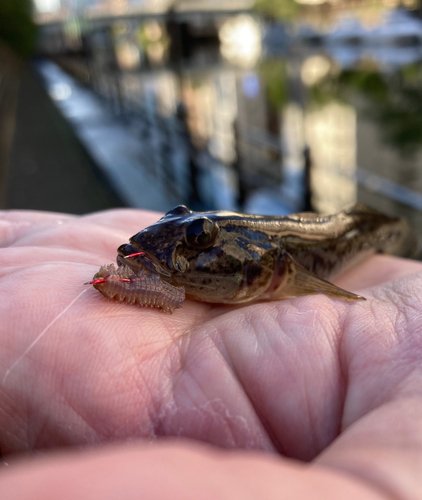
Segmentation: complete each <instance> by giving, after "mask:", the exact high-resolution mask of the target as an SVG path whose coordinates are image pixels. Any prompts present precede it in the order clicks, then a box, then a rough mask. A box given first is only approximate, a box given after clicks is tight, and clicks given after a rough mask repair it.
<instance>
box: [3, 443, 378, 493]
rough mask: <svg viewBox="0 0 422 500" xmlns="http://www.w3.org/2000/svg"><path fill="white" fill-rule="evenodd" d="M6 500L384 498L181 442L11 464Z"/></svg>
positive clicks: (272, 460) (282, 463)
mask: <svg viewBox="0 0 422 500" xmlns="http://www.w3.org/2000/svg"><path fill="white" fill-rule="evenodd" d="M0 490H1V491H2V494H3V495H4V496H5V498H7V499H8V500H14V499H16V500H17V499H19V500H31V499H34V500H35V499H36V498H43V499H45V500H49V499H56V498H60V499H61V500H68V499H69V500H70V499H72V500H73V499H74V498H78V499H79V500H88V499H91V498H104V499H114V498H124V499H125V500H135V499H136V500H137V499H139V498H142V499H143V500H158V499H169V498H171V499H172V500H198V499H201V500H216V499H219V500H256V499H259V498H265V499H266V500H279V499H280V498H283V500H297V499H298V498H299V499H303V498H306V499H309V500H312V499H321V498H324V499H325V500H338V498H340V497H341V498H342V500H356V498H359V499H361V500H386V498H387V497H386V496H384V495H383V494H382V493H380V492H378V491H377V490H376V489H373V488H372V487H371V485H370V484H365V483H359V482H358V481H355V480H354V479H353V477H349V476H347V475H346V474H345V475H341V474H335V473H332V472H331V471H330V470H324V469H323V468H316V467H314V468H312V469H310V468H309V466H305V465H301V464H299V463H295V462H291V461H286V460H282V459H280V458H277V457H275V456H270V455H263V454H256V453H252V452H249V453H239V452H228V451H222V450H218V449H213V448H210V447H205V446H203V445H202V446H200V445H193V444H187V443H183V442H182V443H180V444H176V443H165V444H160V445H158V444H154V445H149V446H142V445H137V446H134V445H132V446H126V447H117V448H116V447H114V448H113V447H110V448H100V449H98V450H95V451H88V452H87V451H80V452H68V453H61V454H54V455H53V456H47V457H46V458H43V459H38V460H37V459H33V460H27V461H21V462H16V463H14V462H11V464H10V465H9V467H8V468H7V469H6V470H5V471H4V473H3V475H2V478H1V479H0Z"/></svg>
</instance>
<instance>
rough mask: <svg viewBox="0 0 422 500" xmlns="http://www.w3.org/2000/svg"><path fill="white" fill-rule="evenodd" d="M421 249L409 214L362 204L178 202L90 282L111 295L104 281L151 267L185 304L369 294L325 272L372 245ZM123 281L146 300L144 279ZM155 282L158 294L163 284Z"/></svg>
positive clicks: (392, 250) (405, 252) (411, 251)
mask: <svg viewBox="0 0 422 500" xmlns="http://www.w3.org/2000/svg"><path fill="white" fill-rule="evenodd" d="M417 249H418V244H417V239H416V236H415V234H414V233H413V232H412V231H411V229H410V228H409V226H408V224H407V222H406V221H405V220H404V219H402V218H399V217H389V216H387V215H384V214H382V213H380V212H378V211H376V210H373V209H371V208H368V207H366V206H363V205H356V206H355V207H354V208H352V209H351V210H348V211H343V212H340V213H338V214H336V215H329V216H321V215H317V214H314V213H299V214H293V215H289V216H287V217H272V216H263V215H246V214H239V213H233V212H193V211H192V210H189V209H188V208H187V207H185V206H183V205H181V206H178V207H176V208H174V209H173V210H171V211H170V212H168V213H167V214H166V215H165V216H164V217H162V218H161V219H160V220H159V221H158V222H157V223H155V224H153V225H151V226H149V227H147V228H146V229H144V230H142V231H140V232H139V233H137V234H135V235H134V236H132V238H130V240H129V243H127V244H124V245H121V246H120V247H119V248H118V256H117V264H118V266H120V267H119V268H118V269H117V271H115V272H113V273H112V275H111V278H107V276H106V277H104V272H103V273H102V279H98V278H97V283H95V277H94V280H93V281H92V282H91V283H92V284H94V286H95V287H96V288H97V289H98V290H99V291H101V292H102V293H104V295H106V296H108V297H109V298H112V297H111V296H110V294H107V290H106V288H107V287H106V286H105V287H103V289H102V284H103V283H105V282H107V279H116V278H117V279H119V277H120V276H123V275H126V274H127V273H126V271H125V269H126V267H127V268H129V269H130V270H131V271H132V272H133V273H134V275H135V276H136V275H138V274H139V275H142V276H143V275H145V273H147V274H148V273H150V274H152V275H154V276H155V277H159V281H158V284H159V283H164V284H169V285H171V286H172V288H171V291H172V293H173V294H174V296H175V297H176V296H177V299H178V303H180V304H181V302H182V300H183V298H184V294H186V297H187V298H190V299H193V300H198V301H202V302H213V303H223V304H240V303H247V302H253V301H257V300H279V299H285V298H289V297H299V296H302V295H308V294H316V293H322V294H325V295H328V296H329V297H334V298H338V299H341V300H345V301H356V300H364V298H363V297H361V296H359V295H356V294H354V293H351V292H348V291H346V290H343V289H341V288H339V287H337V286H335V285H334V284H332V283H330V282H329V281H327V280H329V279H332V278H333V277H334V276H336V275H337V274H339V273H340V272H342V271H343V270H345V269H346V268H348V267H350V266H352V265H354V264H356V263H357V262H358V261H360V260H362V259H363V258H365V257H367V256H368V255H370V254H371V253H374V252H385V253H389V254H394V255H400V256H404V257H412V256H414V255H415V254H416V252H417ZM102 269H104V268H102ZM96 276H97V277H98V273H97V275H96ZM125 281H126V284H125V285H124V286H125V287H126V288H125V290H126V291H125V290H123V291H121V294H120V296H118V298H119V300H124V299H125V294H126V295H128V296H129V297H130V300H129V302H131V303H133V302H137V303H139V304H141V305H142V302H143V301H144V297H142V296H141V298H140V299H139V300H136V299H137V290H138V288H139V286H138V285H139V284H137V283H135V281H134V285H133V286H132V285H131V282H130V281H129V282H128V280H127V279H126V280H125ZM138 281H139V280H138ZM156 281H157V280H156ZM135 286H138V288H136V289H135ZM109 288H113V287H109ZM122 289H123V287H122ZM157 290H158V296H159V292H160V287H159V286H158V288H157ZM163 290H164V288H163ZM141 293H142V292H139V294H141ZM145 293H148V292H145ZM163 293H164V291H163ZM166 293H168V292H167V291H166ZM159 298H160V300H161V299H162V297H159ZM144 302H145V301H144ZM161 303H163V300H161ZM164 303H165V300H164ZM158 307H159V306H158ZM173 307H179V305H176V306H174V305H173V306H172V307H170V306H168V307H167V306H164V307H162V308H163V309H165V310H167V311H168V312H171V310H172V309H173Z"/></svg>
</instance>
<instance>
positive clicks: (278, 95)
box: [258, 60, 287, 109]
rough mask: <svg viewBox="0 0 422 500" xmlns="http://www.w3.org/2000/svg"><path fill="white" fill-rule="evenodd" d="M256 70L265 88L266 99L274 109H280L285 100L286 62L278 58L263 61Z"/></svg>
mask: <svg viewBox="0 0 422 500" xmlns="http://www.w3.org/2000/svg"><path fill="white" fill-rule="evenodd" d="M258 72H259V74H260V76H261V79H262V81H263V82H265V86H266V89H267V95H268V99H269V101H270V103H271V105H272V106H273V107H274V108H275V109H281V108H282V107H283V106H284V105H285V104H286V102H287V72H286V64H285V63H284V61H280V60H267V61H263V62H262V63H261V64H260V66H259V68H258Z"/></svg>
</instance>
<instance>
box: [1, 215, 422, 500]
mask: <svg viewBox="0 0 422 500" xmlns="http://www.w3.org/2000/svg"><path fill="white" fill-rule="evenodd" d="M158 217H159V214H156V213H151V212H141V211H131V210H118V211H110V212H103V213H97V214H93V215H90V216H85V217H72V216H68V215H61V214H48V213H37V212H9V213H2V214H1V216H0V245H1V247H2V248H1V250H0V263H1V265H0V297H1V300H0V310H1V313H0V317H1V323H0V378H3V376H4V374H5V373H6V371H7V369H8V368H10V366H11V365H12V364H13V362H14V361H15V360H16V359H17V358H18V357H19V356H20V355H21V354H22V352H24V351H25V349H26V348H27V347H28V345H29V344H30V343H31V342H32V341H33V340H34V339H35V338H36V336H37V335H38V334H39V333H40V332H41V331H42V330H43V329H44V328H45V326H46V325H47V324H49V323H50V322H51V321H52V320H53V319H54V318H55V317H56V316H57V315H58V314H59V313H61V312H62V311H63V310H64V308H65V307H66V306H67V305H68V304H69V303H70V302H71V301H72V300H73V299H74V298H75V297H76V296H77V294H78V293H79V292H80V291H81V290H82V289H83V283H84V282H86V281H88V280H89V279H90V278H91V277H92V275H93V274H94V273H95V272H96V271H97V270H98V267H99V266H100V265H102V264H106V263H110V262H112V261H114V260H115V257H116V249H117V247H118V246H119V245H120V244H121V243H122V242H125V241H127V239H128V237H129V236H131V235H132V234H134V233H136V232H137V231H139V230H140V229H141V228H142V227H146V226H148V225H150V224H152V223H153V222H154V221H156V220H157V219H158ZM336 284H338V285H339V286H341V287H343V288H346V289H348V290H352V291H354V292H357V293H359V294H363V295H365V296H366V297H368V298H369V300H368V301H366V302H357V303H354V304H351V305H350V304H346V303H344V302H341V301H338V300H333V299H329V298H327V297H325V296H322V295H317V296H309V297H301V298H297V299H290V300H285V301H278V302H270V303H259V304H254V305H248V306H244V307H229V306H220V305H212V304H204V303H198V302H191V301H186V302H185V303H184V305H183V308H182V309H181V310H178V311H176V312H175V313H174V314H173V315H172V316H170V315H166V314H163V313H162V312H160V311H158V310H152V309H147V308H145V309H140V308H137V307H134V306H129V305H126V304H116V303H110V302H109V301H107V300H106V299H105V298H104V297H102V296H101V295H100V294H99V293H98V292H97V291H95V290H94V289H93V288H91V287H90V288H89V289H88V291H87V292H85V293H84V294H83V295H82V296H81V297H80V299H78V300H77V301H76V302H75V303H74V304H73V305H72V307H71V308H70V309H69V310H68V311H67V312H66V313H65V314H64V315H63V316H62V317H61V318H59V319H58V321H57V322H56V323H54V324H53V325H52V327H51V328H50V329H49V330H48V331H47V333H46V334H45V336H44V337H43V338H42V339H41V340H40V342H39V343H38V344H37V345H36V346H35V347H34V348H33V349H32V350H31V351H30V353H29V354H28V355H27V356H26V357H25V358H24V359H23V360H22V361H21V362H20V363H19V364H18V365H17V366H16V367H15V368H14V370H13V371H12V372H10V374H9V375H8V377H7V379H6V381H5V383H4V384H3V385H0V449H1V452H2V454H3V460H5V461H7V462H8V463H10V466H9V468H2V467H1V466H0V491H2V498H5V499H9V498H19V499H25V498H28V499H30V498H61V499H63V498H65V499H66V498H81V499H85V498H117V497H118V498H125V499H129V500H131V499H135V498H140V496H139V495H140V494H142V495H141V497H142V498H143V499H149V498H154V499H155V498H172V499H184V500H185V499H190V498H192V499H193V498H195V499H198V498H201V499H208V498H209V499H211V498H213V499H214V498H230V499H237V498H239V499H242V500H243V499H249V498H251V499H252V498H266V499H272V498H280V492H283V498H288V499H290V498H292V499H293V498H294V499H296V498H307V499H313V498H325V499H331V498H333V499H338V498H339V491H341V498H351V499H355V498H363V499H389V498H399V499H417V498H420V495H421V484H420V472H421V466H422V464H421V460H422V459H421V438H422V433H421V423H422V403H421V378H422V377H421V367H422V363H421V361H422V356H421V352H422V341H421V336H422V273H421V264H420V263H419V262H415V261H405V260H401V259H394V258H392V257H386V256H374V257H372V258H370V259H369V260H368V261H366V262H365V263H363V264H362V265H360V266H359V267H358V268H356V269H352V270H350V271H349V272H348V273H346V274H344V275H343V276H342V277H339V278H338V279H337V280H336ZM165 436H170V437H175V438H176V439H173V440H172V441H171V442H169V441H168V440H163V439H161V438H163V437H165ZM138 438H147V439H148V440H151V439H154V444H153V445H151V444H150V443H148V444H147V443H146V441H145V439H138ZM182 438H191V439H192V440H196V441H197V443H194V442H193V441H186V440H184V439H182ZM128 439H130V440H131V443H130V445H126V446H123V445H122V444H121V441H127V440H128ZM199 441H201V442H204V443H210V444H215V445H218V446H219V447H222V448H233V449H235V450H237V451H236V452H234V453H227V452H225V451H223V450H221V449H219V448H210V447H209V446H207V445H205V444H200V443H198V442H199ZM113 442H114V443H115V442H120V444H117V445H116V444H111V445H110V446H108V447H98V446H96V445H98V444H103V443H113ZM75 445H91V446H90V447H89V448H88V449H83V450H80V451H78V452H72V451H70V450H69V448H63V447H64V446H67V447H71V446H75ZM40 448H55V449H58V448H60V449H61V451H60V453H59V454H58V455H57V454H55V455H54V456H53V457H52V456H51V454H50V453H47V454H46V455H45V456H44V457H43V458H40V457H35V458H31V459H29V460H28V461H25V460H22V459H21V458H15V454H16V453H18V452H27V451H30V450H36V449H40ZM244 449H249V450H261V451H264V452H266V453H258V452H256V451H251V452H249V453H241V450H244ZM286 457H288V458H286ZM291 459H295V460H291ZM305 461H311V466H310V467H309V465H308V464H305ZM104 470H106V471H107V474H104ZM37 495H38V497H37Z"/></svg>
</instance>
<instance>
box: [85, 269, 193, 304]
mask: <svg viewBox="0 0 422 500" xmlns="http://www.w3.org/2000/svg"><path fill="white" fill-rule="evenodd" d="M89 284H90V285H93V286H94V288H96V289H97V290H98V291H99V292H101V293H102V294H103V295H104V296H105V297H107V298H108V299H110V300H112V299H116V300H118V301H119V302H123V301H126V302H127V303H128V304H137V305H139V306H146V307H157V308H159V309H161V310H163V311H165V312H167V313H170V314H171V313H172V312H173V310H174V309H179V308H180V307H182V302H183V301H184V300H185V289H184V288H183V287H177V286H173V285H170V283H167V282H166V281H163V280H161V278H160V277H159V276H158V275H156V274H153V273H151V272H149V271H147V270H144V269H140V270H139V271H138V272H137V273H135V272H134V271H132V269H130V268H129V267H127V266H120V267H118V268H117V269H116V268H115V267H114V264H110V265H109V266H102V267H101V268H100V270H99V271H98V273H97V274H96V275H95V276H94V278H93V280H92V281H90V282H89Z"/></svg>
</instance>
